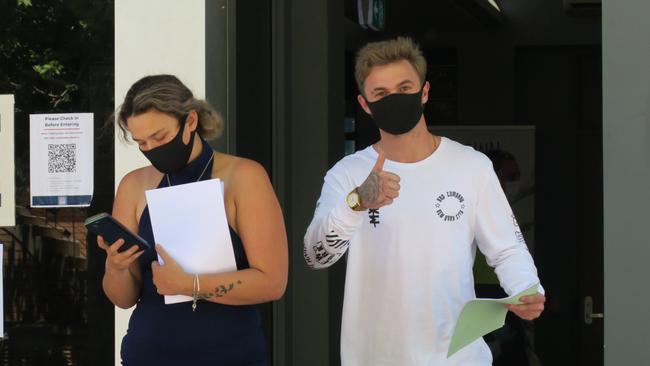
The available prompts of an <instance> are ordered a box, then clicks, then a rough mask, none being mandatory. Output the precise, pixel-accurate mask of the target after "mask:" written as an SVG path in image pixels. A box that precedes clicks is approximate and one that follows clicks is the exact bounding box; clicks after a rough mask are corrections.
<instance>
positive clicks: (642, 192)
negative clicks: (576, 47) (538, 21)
mask: <svg viewBox="0 0 650 366" xmlns="http://www.w3.org/2000/svg"><path fill="white" fill-rule="evenodd" d="M648 14H650V2H648V0H611V1H603V107H604V110H603V117H604V120H603V154H604V156H603V164H604V166H603V168H604V180H603V184H604V193H605V197H604V212H605V365H608V366H618V365H650V347H648V341H649V340H650V312H649V311H648V304H650V290H648V288H649V286H648V280H650V276H648V265H649V264H650V239H648V237H649V236H648V225H649V224H650V208H649V205H650V127H649V126H650V110H649V109H650V43H649V42H648V34H650V22H648Z"/></svg>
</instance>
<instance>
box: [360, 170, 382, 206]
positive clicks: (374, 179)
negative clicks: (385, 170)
mask: <svg viewBox="0 0 650 366" xmlns="http://www.w3.org/2000/svg"><path fill="white" fill-rule="evenodd" d="M357 190H358V192H359V196H360V197H361V203H362V204H363V205H364V206H367V205H368V204H372V203H374V202H376V201H377V198H378V197H379V173H377V172H372V173H370V175H369V176H368V178H366V181H365V182H363V183H362V184H361V186H359V188H358V189H357Z"/></svg>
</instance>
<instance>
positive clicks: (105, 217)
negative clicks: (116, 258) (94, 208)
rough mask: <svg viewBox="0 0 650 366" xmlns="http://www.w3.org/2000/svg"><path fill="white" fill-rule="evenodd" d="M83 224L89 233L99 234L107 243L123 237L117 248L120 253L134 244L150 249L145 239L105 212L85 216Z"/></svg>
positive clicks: (109, 243)
mask: <svg viewBox="0 0 650 366" xmlns="http://www.w3.org/2000/svg"><path fill="white" fill-rule="evenodd" d="M84 224H85V225H86V228H88V231H90V232H91V233H93V234H96V235H101V236H102V237H103V238H104V241H105V242H106V243H107V244H108V245H111V244H113V243H115V242H116V241H117V240H118V239H124V245H122V246H121V247H120V249H118V252H120V253H121V252H123V251H125V250H127V249H129V248H131V247H132V246H134V245H138V246H139V247H140V249H145V248H149V249H151V246H150V245H149V243H147V241H146V240H144V239H142V238H141V237H140V236H139V235H138V234H135V233H133V232H132V231H131V230H129V229H127V228H126V227H124V225H122V224H120V223H119V222H118V221H117V220H115V219H114V218H113V216H111V215H109V214H107V213H106V212H102V213H99V214H97V215H93V216H91V217H89V218H87V219H86V221H85V222H84Z"/></svg>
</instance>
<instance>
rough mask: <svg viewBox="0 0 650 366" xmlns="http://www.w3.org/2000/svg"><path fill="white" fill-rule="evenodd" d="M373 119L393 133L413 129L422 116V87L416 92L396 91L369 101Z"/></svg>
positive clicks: (378, 125)
mask: <svg viewBox="0 0 650 366" xmlns="http://www.w3.org/2000/svg"><path fill="white" fill-rule="evenodd" d="M366 103H367V104H368V108H370V112H372V114H371V115H372V119H373V121H374V122H375V124H376V125H377V127H379V128H380V129H382V130H384V131H385V132H387V133H390V134H391V135H401V134H404V133H407V132H409V131H410V130H412V129H413V128H414V127H415V125H416V124H417V123H418V121H419V120H420V117H422V112H423V111H424V106H423V105H422V89H420V91H419V92H417V93H414V94H404V93H395V94H390V95H387V96H385V97H383V98H381V99H380V100H378V101H376V102H372V103H371V102H368V101H367V100H366Z"/></svg>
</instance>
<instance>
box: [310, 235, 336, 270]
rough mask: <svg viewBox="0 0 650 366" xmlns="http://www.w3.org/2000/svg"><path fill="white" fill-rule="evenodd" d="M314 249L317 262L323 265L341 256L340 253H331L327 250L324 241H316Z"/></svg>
mask: <svg viewBox="0 0 650 366" xmlns="http://www.w3.org/2000/svg"><path fill="white" fill-rule="evenodd" d="M313 249H314V253H315V255H316V262H318V263H320V264H323V265H325V264H329V263H332V262H333V261H334V260H335V259H336V258H337V257H338V256H340V254H329V253H328V252H327V250H325V246H324V245H323V242H322V241H319V242H318V243H316V245H314V246H313Z"/></svg>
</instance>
